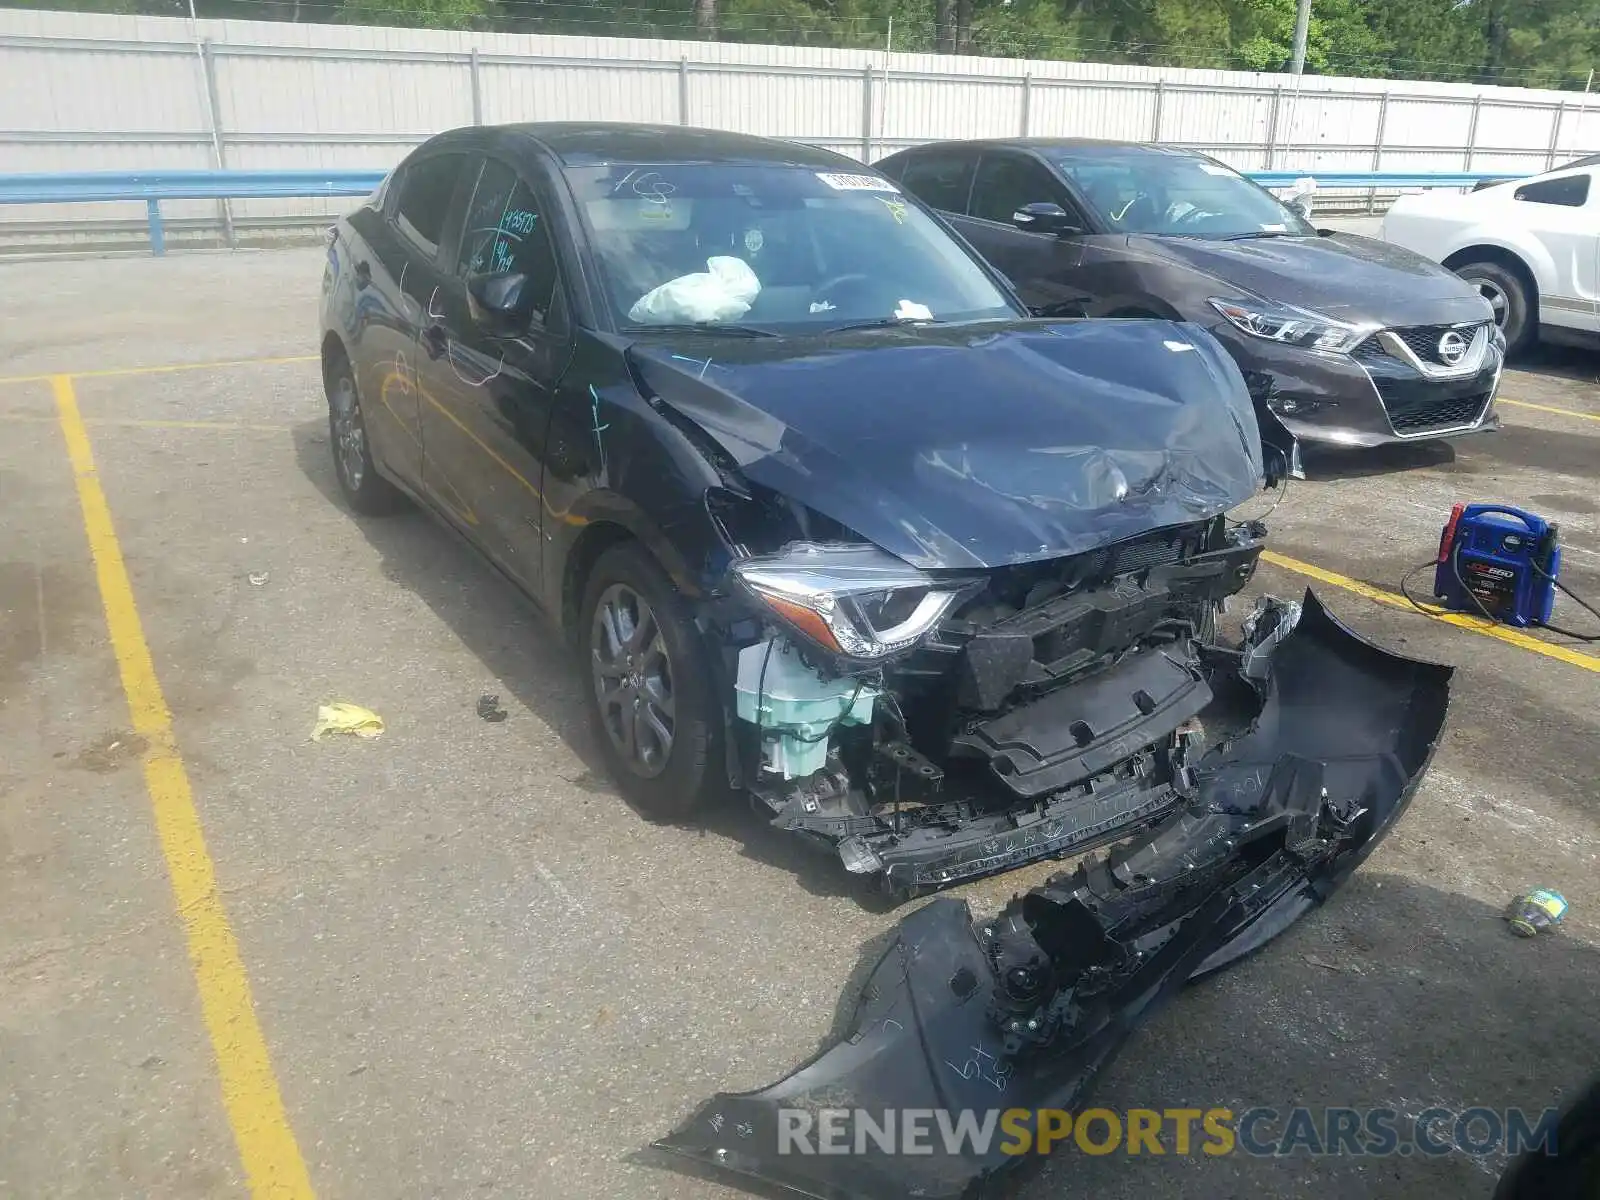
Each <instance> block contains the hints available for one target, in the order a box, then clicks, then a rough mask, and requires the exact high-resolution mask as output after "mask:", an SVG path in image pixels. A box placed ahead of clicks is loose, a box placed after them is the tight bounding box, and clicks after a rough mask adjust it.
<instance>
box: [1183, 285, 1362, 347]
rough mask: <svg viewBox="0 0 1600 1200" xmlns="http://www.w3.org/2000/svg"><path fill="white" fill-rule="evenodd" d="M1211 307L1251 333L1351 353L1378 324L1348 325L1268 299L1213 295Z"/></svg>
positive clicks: (1289, 343) (1293, 343) (1272, 339)
mask: <svg viewBox="0 0 1600 1200" xmlns="http://www.w3.org/2000/svg"><path fill="white" fill-rule="evenodd" d="M1209 303H1210V304H1211V307H1212V308H1214V309H1216V310H1217V311H1218V312H1219V313H1221V314H1222V315H1223V316H1224V317H1225V318H1227V321H1228V323H1229V324H1230V325H1232V326H1233V327H1234V328H1235V329H1238V330H1241V331H1243V332H1244V333H1248V334H1249V335H1250V336H1251V337H1258V338H1266V339H1267V340H1268V341H1270V342H1282V343H1283V344H1285V345H1287V346H1299V347H1301V348H1303V349H1306V350H1324V351H1326V352H1328V353H1329V354H1348V353H1350V351H1352V350H1354V349H1355V348H1356V347H1357V346H1359V345H1360V344H1361V343H1362V342H1363V341H1364V340H1365V339H1366V337H1367V335H1368V334H1370V333H1371V332H1372V331H1373V329H1374V328H1376V326H1366V325H1347V324H1345V323H1344V322H1342V321H1335V320H1333V319H1332V318H1330V317H1324V316H1322V315H1321V314H1320V313H1314V312H1310V311H1308V310H1307V309H1304V308H1295V307H1294V306H1293V305H1292V304H1272V303H1269V302H1268V301H1265V300H1228V299H1222V298H1219V297H1215V296H1214V297H1212V298H1211V300H1210V302H1209Z"/></svg>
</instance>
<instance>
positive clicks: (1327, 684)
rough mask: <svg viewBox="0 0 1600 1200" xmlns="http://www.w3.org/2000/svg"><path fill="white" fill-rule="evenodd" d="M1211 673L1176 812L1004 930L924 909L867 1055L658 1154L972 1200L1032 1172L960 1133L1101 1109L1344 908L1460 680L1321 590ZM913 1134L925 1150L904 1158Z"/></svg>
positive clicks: (1009, 913) (930, 1199)
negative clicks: (1249, 961)
mask: <svg viewBox="0 0 1600 1200" xmlns="http://www.w3.org/2000/svg"><path fill="white" fill-rule="evenodd" d="M1205 657H1207V658H1209V659H1214V665H1213V669H1212V674H1211V683H1212V686H1213V690H1214V692H1215V695H1214V697H1213V702H1212V704H1211V705H1210V706H1208V707H1207V708H1206V709H1205V710H1204V712H1203V714H1202V719H1203V720H1205V721H1206V722H1208V723H1213V722H1214V723H1215V724H1216V725H1217V726H1219V727H1220V728H1221V729H1222V730H1224V732H1223V733H1222V735H1221V736H1220V737H1219V738H1218V739H1217V740H1216V741H1215V742H1214V744H1212V745H1211V746H1210V748H1209V749H1207V750H1206V751H1205V752H1204V753H1203V754H1199V755H1194V756H1193V760H1194V761H1192V762H1188V763H1186V764H1185V766H1184V767H1183V774H1184V775H1185V776H1186V780H1185V782H1184V785H1183V788H1182V790H1181V799H1180V801H1179V803H1178V804H1177V805H1176V807H1175V808H1174V809H1173V810H1172V811H1170V812H1168V813H1167V815H1165V817H1163V818H1161V819H1160V820H1159V821H1158V822H1157V823H1156V824H1154V826H1153V827H1152V828H1151V829H1149V830H1148V831H1146V832H1144V833H1141V834H1139V835H1137V836H1135V837H1133V838H1131V839H1128V840H1127V841H1126V842H1125V843H1124V844H1123V845H1121V846H1119V847H1117V848H1116V849H1115V850H1113V851H1112V853H1111V854H1110V856H1109V857H1108V858H1106V859H1105V860H1104V861H1099V862H1090V863H1087V864H1085V865H1081V866H1079V867H1078V868H1077V869H1076V870H1074V871H1071V872H1067V873H1063V874H1061V875H1058V876H1055V877H1054V878H1052V879H1050V880H1049V881H1048V882H1046V883H1045V884H1043V885H1042V886H1040V887H1036V888H1034V889H1032V890H1031V891H1029V892H1028V893H1026V894H1025V895H1023V896H1020V897H1018V898H1016V899H1015V900H1013V901H1012V902H1011V903H1010V904H1009V905H1007V906H1006V907H1005V908H1004V909H1003V910H1002V911H1001V912H1000V913H999V914H998V915H997V916H996V917H995V918H993V919H991V920H984V921H980V922H977V923H974V922H973V921H972V916H971V913H970V912H969V911H968V909H967V906H966V904H965V903H963V902H961V901H958V900H954V899H937V900H934V901H932V902H930V903H928V904H927V905H925V906H924V907H922V908H920V909H919V910H917V911H916V912H914V913H912V914H911V915H910V916H908V917H906V918H905V919H904V920H903V921H901V923H900V925H899V927H898V928H897V929H896V930H895V931H894V934H893V936H892V938H891V941H890V944H889V947H888V949H887V951H886V952H885V953H884V954H883V956H882V958H881V959H880V960H879V961H878V963H877V965H876V968H875V969H874V970H873V971H872V973H871V975H870V978H869V979H868V980H867V983H866V985H865V986H864V987H863V988H862V990H861V992H860V994H859V996H858V997H857V998H856V1007H855V1018H854V1023H853V1027H852V1029H851V1032H850V1034H849V1036H848V1037H846V1038H845V1039H844V1040H842V1041H840V1042H839V1043H837V1044H836V1045H834V1046H833V1047H832V1048H831V1049H828V1050H826V1051H825V1052H824V1053H822V1054H821V1055H820V1056H819V1057H817V1058H816V1059H814V1060H813V1061H812V1062H810V1063H809V1064H807V1065H806V1066H804V1067H802V1068H801V1069H800V1070H798V1071H796V1072H795V1073H794V1074H792V1075H791V1076H789V1077H788V1078H787V1079H785V1080H782V1081H781V1082H779V1083H776V1084H774V1085H772V1086H771V1087H768V1088H765V1089H763V1090H761V1091H757V1092H750V1093H742V1094H723V1095H719V1096H716V1097H714V1098H713V1099H712V1100H711V1101H709V1102H708V1103H706V1104H705V1105H704V1106H702V1107H701V1109H700V1110H699V1111H698V1112H697V1113H695V1114H694V1116H692V1117H691V1118H690V1119H689V1120H688V1121H687V1122H685V1124H684V1125H683V1126H682V1127H680V1128H679V1129H678V1130H677V1131H676V1132H674V1133H673V1134H671V1135H670V1136H669V1137H668V1138H666V1139H664V1140H663V1141H662V1142H660V1143H658V1144H659V1145H660V1146H661V1147H662V1148H663V1149H666V1150H669V1151H672V1152H674V1153H677V1154H681V1155H685V1156H687V1157H690V1158H693V1159H695V1160H698V1161H700V1162H703V1163H707V1164H712V1165H715V1166H717V1167H721V1168H724V1169H727V1170H730V1171H733V1172H737V1173H739V1174H742V1175H745V1176H747V1177H753V1178H756V1179H760V1180H763V1181H765V1182H768V1183H774V1184H779V1185H782V1186H784V1187H786V1188H789V1189H792V1190H793V1191H795V1192H798V1193H800V1194H802V1195H806V1196H814V1197H819V1198H822V1200H900V1198H902V1197H906V1196H918V1197H922V1198H924V1200H964V1198H967V1197H972V1196H974V1195H976V1194H977V1193H978V1192H979V1190H980V1189H982V1188H983V1187H984V1185H986V1184H988V1183H990V1182H992V1181H994V1180H995V1179H996V1177H998V1176H1000V1175H1001V1174H1003V1173H1005V1172H1008V1171H1010V1170H1012V1169H1014V1168H1016V1167H1017V1166H1018V1164H1020V1163H1021V1162H1024V1161H1026V1160H1027V1159H1028V1158H1029V1157H1031V1156H1030V1155H1028V1154H1026V1153H1018V1152H1017V1145H1018V1143H1017V1141H1016V1140H1015V1138H1014V1137H1007V1138H1002V1137H999V1136H995V1137H992V1138H990V1139H987V1140H985V1141H984V1142H983V1143H982V1144H981V1145H979V1144H978V1143H977V1142H976V1141H974V1140H973V1139H972V1138H962V1137H957V1138H955V1139H954V1140H953V1141H952V1140H951V1139H950V1138H947V1137H943V1136H941V1134H940V1132H939V1131H941V1130H946V1129H952V1128H956V1127H958V1126H959V1125H960V1124H961V1123H962V1122H964V1121H973V1122H976V1123H977V1124H976V1126H975V1127H973V1128H974V1129H980V1128H982V1127H983V1125H984V1123H985V1122H988V1123H989V1124H990V1126H991V1128H992V1125H993V1121H994V1119H995V1118H997V1117H998V1116H999V1115H1000V1114H1001V1113H1002V1112H1004V1113H1006V1114H1007V1117H1008V1119H1010V1120H1013V1121H1014V1120H1015V1119H1016V1114H1017V1113H1018V1112H1019V1111H1020V1112H1021V1113H1022V1114H1023V1115H1024V1116H1025V1118H1026V1119H1025V1120H1024V1122H1023V1126H1022V1128H1024V1129H1025V1130H1026V1131H1027V1132H1028V1134H1029V1135H1030V1137H1032V1136H1036V1134H1037V1132H1038V1128H1037V1126H1036V1124H1035V1122H1037V1121H1039V1120H1040V1113H1041V1110H1054V1111H1056V1112H1059V1111H1061V1110H1067V1111H1078V1110H1081V1108H1082V1100H1083V1098H1084V1096H1085V1094H1086V1092H1087V1089H1088V1088H1089V1086H1090V1084H1091V1083H1092V1081H1093V1079H1094V1077H1095V1075H1096V1073H1097V1072H1098V1071H1099V1070H1100V1069H1101V1068H1102V1067H1103V1066H1104V1065H1105V1064H1106V1063H1107V1062H1108V1061H1109V1060H1110V1058H1111V1056H1112V1055H1113V1054H1114V1053H1115V1051H1116V1050H1117V1049H1118V1047H1119V1046H1120V1045H1121V1044H1122V1043H1123V1042H1124V1041H1125V1040H1126V1039H1127V1037H1128V1036H1129V1035H1130V1034H1131V1032H1132V1030H1133V1029H1134V1028H1135V1027H1136V1026H1137V1025H1138V1024H1139V1023H1140V1022H1142V1021H1143V1020H1145V1019H1147V1018H1148V1017H1149V1016H1150V1015H1151V1014H1152V1013H1154V1012H1155V1011H1157V1010H1158V1009H1159V1008H1160V1007H1162V1006H1163V1005H1164V1004H1165V1003H1166V1002H1167V1001H1169V1000H1170V999H1171V998H1172V997H1173V996H1174V995H1176V993H1177V992H1178V990H1179V989H1180V988H1181V987H1182V985H1183V984H1184V983H1185V982H1187V981H1189V980H1192V979H1195V978H1198V977H1200V976H1202V975H1205V974H1207V973H1209V972H1211V971H1214V970H1217V969H1219V968H1221V967H1224V966H1226V965H1228V964H1229V963H1231V962H1233V961H1234V960H1236V959H1237V958H1239V957H1241V956H1243V955H1245V954H1248V953H1250V952H1252V951H1254V950H1256V949H1258V948H1259V947H1260V946H1262V945H1263V944H1264V943H1265V942H1267V941H1268V940H1270V939H1271V938H1273V937H1274V936H1276V935H1277V934H1278V933H1281V932H1282V931H1283V930H1284V929H1286V928H1287V927H1288V926H1289V925H1290V924H1291V923H1293V922H1294V921H1295V920H1296V919H1297V918H1298V917H1300V916H1301V915H1303V914H1304V913H1306V912H1307V911H1309V910H1310V909H1312V908H1314V907H1316V906H1317V905H1319V904H1321V903H1322V902H1323V901H1324V900H1326V899H1327V897H1328V896H1329V895H1330V894H1331V893H1332V892H1333V891H1334V890H1335V889H1336V888H1338V887H1339V885H1340V884H1342V883H1343V882H1344V881H1345V880H1346V879H1347V878H1348V877H1349V876H1350V874H1351V872H1353V871H1354V870H1355V869H1356V867H1357V866H1359V865H1360V863H1361V862H1363V861H1364V860H1365V859H1366V857H1367V856H1368V855H1369V854H1371V853H1372V851H1373V850H1374V848H1375V847H1376V846H1377V844H1378V843H1379V841H1380V840H1381V839H1382V838H1383V837H1384V835H1385V834H1386V833H1387V832H1388V831H1389V829H1390V828H1391V827H1392V826H1393V824H1394V822H1395V821H1396V820H1397V819H1398V818H1399V816H1400V814H1401V813H1402V812H1403V811H1404V810H1405V808H1406V806H1407V804H1408V803H1409V801H1410V799H1411V797H1412V795H1413V793H1414V791H1415V789H1416V787H1417V785H1418V783H1419V782H1420V780H1421V778H1422V776H1423V773H1424V772H1425V771H1426V769H1427V766H1428V763H1429V761H1430V760H1431V758H1432V755H1433V752H1434V748H1435V746H1436V745H1437V743H1438V740H1439V737H1440V735H1441V732H1442V729H1443V725H1444V719H1445V713H1446V709H1447V707H1448V703H1449V686H1450V676H1451V671H1450V668H1448V667H1442V666H1436V665H1433V664H1429V663H1421V662H1416V661H1413V660H1410V659H1407V658H1402V657H1400V656H1398V655H1395V654H1391V653H1389V652H1387V651H1385V650H1382V649H1379V648H1378V647H1376V646H1373V645H1372V644H1370V643H1368V642H1366V641H1364V640H1363V639H1361V638H1360V637H1358V636H1356V635H1355V634H1353V633H1352V632H1350V631H1349V630H1348V629H1347V628H1345V627H1344V626H1343V625H1342V624H1340V623H1339V622H1338V621H1337V620H1336V619H1334V618H1333V617H1332V616H1331V615H1329V614H1328V613H1327V612H1326V611H1325V610H1324V609H1323V608H1322V606H1321V604H1320V603H1319V602H1318V601H1317V600H1316V598H1315V597H1314V596H1312V595H1311V594H1310V593H1309V592H1308V593H1307V594H1306V596H1305V599H1304V601H1303V602H1302V603H1301V604H1285V603H1283V602H1276V601H1270V600H1263V601H1262V602H1260V603H1258V606H1257V608H1256V610H1255V611H1254V612H1253V613H1252V614H1251V617H1250V619H1249V620H1248V621H1247V622H1246V631H1245V639H1244V641H1243V643H1242V644H1241V645H1239V646H1236V647H1233V648H1231V649H1228V650H1224V649H1222V648H1217V649H1216V650H1215V651H1208V652H1207V653H1206V655H1205ZM911 1120H917V1121H920V1125H921V1130H922V1132H921V1134H919V1135H918V1136H917V1145H919V1146H920V1147H921V1149H920V1152H914V1153H906V1152H905V1148H906V1146H907V1145H908V1144H910V1143H909V1142H908V1137H907V1133H908V1131H907V1129H906V1128H904V1127H903V1123H904V1122H907V1121H911ZM1014 1132H1015V1126H1009V1127H1008V1133H1014ZM824 1142H825V1143H827V1145H826V1146H824V1145H823V1144H822V1143H824ZM841 1145H842V1148H841Z"/></svg>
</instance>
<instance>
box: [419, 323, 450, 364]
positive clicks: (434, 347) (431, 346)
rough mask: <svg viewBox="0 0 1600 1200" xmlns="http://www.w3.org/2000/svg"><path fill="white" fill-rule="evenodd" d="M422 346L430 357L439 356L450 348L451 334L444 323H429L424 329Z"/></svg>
mask: <svg viewBox="0 0 1600 1200" xmlns="http://www.w3.org/2000/svg"><path fill="white" fill-rule="evenodd" d="M422 348H423V349H424V350H426V351H427V352H428V357H429V358H439V357H441V356H443V354H444V353H445V351H446V350H448V349H449V348H450V335H449V334H448V333H447V332H445V327H444V326H443V325H438V324H434V325H427V326H424V327H423V330H422Z"/></svg>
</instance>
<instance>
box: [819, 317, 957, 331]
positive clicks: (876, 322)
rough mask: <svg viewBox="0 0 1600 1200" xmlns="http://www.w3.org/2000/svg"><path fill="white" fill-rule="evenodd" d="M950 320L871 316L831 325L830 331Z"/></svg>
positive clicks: (880, 327)
mask: <svg viewBox="0 0 1600 1200" xmlns="http://www.w3.org/2000/svg"><path fill="white" fill-rule="evenodd" d="M947 323H948V322H945V321H941V320H939V319H938V318H937V317H870V318H868V319H867V320H864V321H846V322H845V323H844V324H843V325H829V326H828V329H827V332H828V333H843V332H844V331H845V330H847V329H887V328H888V327H889V326H891V325H944V324H947Z"/></svg>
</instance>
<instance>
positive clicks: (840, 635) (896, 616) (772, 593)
mask: <svg viewBox="0 0 1600 1200" xmlns="http://www.w3.org/2000/svg"><path fill="white" fill-rule="evenodd" d="M733 573H734V576H735V577H736V578H737V579H738V580H739V582H740V583H742V584H743V585H744V587H745V588H746V589H747V590H748V591H749V592H750V594H751V595H752V596H754V597H755V598H756V599H758V600H760V601H761V602H762V603H763V604H764V605H766V607H767V608H768V609H770V610H771V611H772V613H773V614H774V615H775V616H777V617H779V618H780V619H781V620H782V621H783V622H784V624H786V625H788V626H789V627H791V628H792V629H794V630H796V631H797V632H799V633H803V634H804V635H805V636H806V637H808V638H810V639H811V640H812V641H814V642H816V643H817V644H818V645H819V646H821V647H822V648H823V649H825V650H828V651H831V652H832V653H834V654H842V655H845V656H846V657H849V658H857V659H877V658H885V657H887V656H888V655H891V654H894V653H895V652H896V651H900V650H904V649H906V648H908V647H910V646H912V645H914V644H915V643H916V642H918V641H919V640H921V639H922V638H923V637H924V636H925V635H926V634H927V633H928V631H929V630H931V629H932V628H933V627H934V626H935V625H937V624H938V623H939V621H940V620H941V619H942V618H943V617H944V615H945V613H947V612H949V611H950V606H951V605H952V604H954V603H955V602H956V601H957V600H958V599H959V598H961V597H962V596H964V595H966V594H968V593H969V592H970V591H971V590H972V589H973V588H975V587H978V586H980V585H981V581H972V580H958V581H955V582H950V581H944V580H936V579H934V578H932V577H931V576H928V575H926V574H924V573H923V572H921V571H919V570H917V569H916V568H915V567H912V566H909V565H908V564H906V563H904V562H901V561H900V560H899V559H898V558H895V557H894V556H893V555H892V554H888V553H886V552H885V551H883V550H879V549H878V548H877V547H876V546H863V545H818V544H816V543H813V542H796V543H795V544H793V545H791V546H788V547H786V548H785V549H784V550H783V551H782V552H781V553H779V554H771V555H764V556H762V557H759V558H747V559H745V560H743V561H742V562H739V563H735V564H734V567H733Z"/></svg>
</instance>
